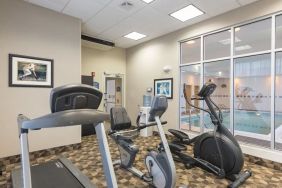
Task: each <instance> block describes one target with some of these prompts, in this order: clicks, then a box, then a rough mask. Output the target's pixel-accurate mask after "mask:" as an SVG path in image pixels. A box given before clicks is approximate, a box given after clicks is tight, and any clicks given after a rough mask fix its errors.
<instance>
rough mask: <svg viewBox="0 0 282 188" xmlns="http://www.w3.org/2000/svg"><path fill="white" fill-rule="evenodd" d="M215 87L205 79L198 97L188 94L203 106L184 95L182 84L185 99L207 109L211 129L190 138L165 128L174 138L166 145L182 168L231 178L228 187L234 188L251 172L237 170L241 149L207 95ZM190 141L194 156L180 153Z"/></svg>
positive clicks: (240, 166) (240, 167)
mask: <svg viewBox="0 0 282 188" xmlns="http://www.w3.org/2000/svg"><path fill="white" fill-rule="evenodd" d="M215 89H216V85H215V84H214V83H212V82H207V83H206V84H204V86H203V87H202V89H201V90H200V92H199V93H198V97H196V98H191V100H204V101H205V102H206V104H207V106H208V110H206V109H203V108H199V107H197V106H195V105H193V104H191V102H190V101H189V100H188V98H187V95H186V92H185V84H184V90H183V93H184V97H185V100H186V102H187V103H188V104H189V105H190V106H192V107H194V108H196V109H199V110H202V111H204V112H206V113H208V114H209V115H210V118H211V122H212V123H213V125H214V130H213V131H210V132H206V133H203V134H201V135H199V136H197V137H195V138H193V139H190V138H189V136H188V135H187V134H186V133H184V132H182V131H179V130H174V129H169V132H170V133H171V134H173V135H174V136H175V137H176V138H177V139H176V140H174V141H173V142H172V143H170V149H171V152H172V153H173V157H174V159H175V161H178V162H182V163H184V165H185V166H186V168H192V167H195V166H197V167H200V168H202V169H204V170H207V171H209V172H212V173H214V174H215V175H217V176H218V177H219V178H227V179H229V180H231V181H232V183H231V184H230V185H229V186H228V187H232V188H235V187H239V186H240V185H241V184H243V183H244V182H245V181H246V180H247V179H248V178H249V177H250V176H251V175H252V172H251V171H250V170H245V171H244V172H241V170H242V168H243V165H244V157H243V153H242V151H241V148H240V145H239V144H238V142H237V141H236V139H235V138H234V136H233V135H232V134H231V133H230V132H229V130H228V129H227V128H226V127H225V126H224V125H223V124H222V122H223V116H222V112H221V110H220V108H219V107H218V106H217V105H216V104H215V103H214V102H213V101H212V100H211V98H210V95H211V94H212V93H213V92H214V91H215ZM217 111H218V112H217ZM190 144H194V148H193V150H194V157H191V156H189V155H187V154H185V153H183V151H186V149H187V148H186V146H185V145H190Z"/></svg>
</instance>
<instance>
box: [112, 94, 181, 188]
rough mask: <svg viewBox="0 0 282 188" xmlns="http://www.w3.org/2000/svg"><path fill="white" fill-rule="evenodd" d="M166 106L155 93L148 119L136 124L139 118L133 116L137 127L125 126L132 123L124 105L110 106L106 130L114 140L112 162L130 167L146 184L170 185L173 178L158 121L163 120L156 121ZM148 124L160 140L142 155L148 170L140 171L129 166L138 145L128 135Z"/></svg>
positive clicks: (160, 123) (171, 185)
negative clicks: (116, 152) (115, 147)
mask: <svg viewBox="0 0 282 188" xmlns="http://www.w3.org/2000/svg"><path fill="white" fill-rule="evenodd" d="M167 106H168V104H167V99H166V97H165V96H156V97H155V98H154V99H153V102H152V105H151V110H150V116H149V122H150V123H149V124H139V123H138V119H139V118H137V126H138V127H137V128H135V129H131V130H128V129H130V128H132V125H131V120H130V118H129V117H128V115H127V112H126V110H125V108H122V107H114V108H112V109H111V110H110V115H111V131H110V132H109V135H110V136H111V137H112V138H113V140H114V141H115V142H116V144H117V145H118V148H119V151H120V159H119V160H117V161H114V162H113V165H120V167H122V168H124V169H126V170H128V171H130V172H131V173H133V174H134V175H135V176H137V177H139V178H141V179H142V180H143V181H145V182H148V183H149V185H151V186H154V187H157V188H173V187H174V186H175V181H176V180H175V179H176V172H175V164H174V161H173V158H172V154H171V152H170V149H169V145H168V142H167V139H166V137H165V134H164V131H163V128H162V125H163V124H166V123H167V122H161V121H160V117H161V116H162V114H163V113H164V112H165V111H166V109H167ZM150 126H157V127H158V130H159V135H160V138H161V143H160V144H159V146H158V148H157V150H149V152H148V154H147V155H146V157H145V164H146V167H147V169H148V173H147V174H144V173H142V172H141V171H140V170H138V169H136V168H135V167H133V163H134V161H135V157H136V154H137V153H138V151H139V149H138V147H137V146H136V145H134V143H133V141H132V139H133V138H136V137H137V136H138V135H139V131H140V130H141V129H143V128H146V127H150ZM126 129H127V130H126Z"/></svg>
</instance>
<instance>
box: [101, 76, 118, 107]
mask: <svg viewBox="0 0 282 188" xmlns="http://www.w3.org/2000/svg"><path fill="white" fill-rule="evenodd" d="M105 83H106V93H105V104H104V105H105V110H106V112H110V110H111V108H112V107H117V106H120V107H122V106H123V105H122V102H123V101H122V97H123V96H122V78H117V77H106V82H105Z"/></svg>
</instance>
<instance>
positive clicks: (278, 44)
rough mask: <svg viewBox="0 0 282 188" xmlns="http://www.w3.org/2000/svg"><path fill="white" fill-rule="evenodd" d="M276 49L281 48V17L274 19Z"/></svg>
mask: <svg viewBox="0 0 282 188" xmlns="http://www.w3.org/2000/svg"><path fill="white" fill-rule="evenodd" d="M276 48H282V15H280V16H277V17H276Z"/></svg>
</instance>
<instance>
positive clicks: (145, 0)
mask: <svg viewBox="0 0 282 188" xmlns="http://www.w3.org/2000/svg"><path fill="white" fill-rule="evenodd" d="M142 1H144V2H145V3H148V4H149V3H151V2H152V1H154V0H142Z"/></svg>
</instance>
